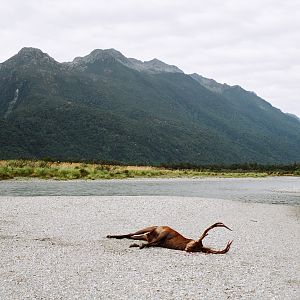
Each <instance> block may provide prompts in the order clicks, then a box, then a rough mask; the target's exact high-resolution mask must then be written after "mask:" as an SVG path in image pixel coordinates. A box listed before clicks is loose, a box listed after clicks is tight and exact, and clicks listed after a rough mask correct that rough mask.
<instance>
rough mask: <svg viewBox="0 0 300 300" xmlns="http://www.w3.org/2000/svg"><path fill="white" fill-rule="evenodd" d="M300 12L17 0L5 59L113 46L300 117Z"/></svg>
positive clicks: (6, 11)
mask: <svg viewBox="0 0 300 300" xmlns="http://www.w3.org/2000/svg"><path fill="white" fill-rule="evenodd" d="M299 15H300V2H299V1H298V0H285V1H279V0H252V1H251V2H250V1H239V0H227V1H224V0H223V1H220V0H212V1H204V0H189V1H183V0H148V1H140V0H126V1H124V0H110V1H103V0H77V1H68V0H57V1H55V0H27V1H22V0H19V1H18V0H10V1H5V3H2V4H1V19H0V38H1V44H2V46H1V50H0V61H4V60H6V59H7V58H9V57H10V56H12V55H13V54H15V53H16V52H17V51H18V50H19V49H20V48H22V47H24V46H33V47H38V48H40V49H42V50H43V51H45V52H47V53H48V54H49V55H51V56H52V57H54V58H55V59H56V60H58V61H69V60H72V59H73V58H74V57H75V56H82V55H86V54H87V53H89V52H90V51H91V50H93V49H95V48H112V47H113V48H116V49H118V50H120V51H121V52H122V53H123V54H124V55H126V56H129V57H135V58H138V59H141V60H148V59H152V58H153V57H156V58H159V59H161V60H163V61H165V62H167V63H170V64H175V65H177V66H178V67H180V68H181V69H182V70H184V71H185V72H186V73H193V72H197V73H199V74H201V75H203V76H206V77H209V78H214V79H216V80H217V81H219V82H226V83H228V84H239V85H241V86H243V87H244V88H246V89H249V90H253V91H255V92H256V93H257V94H258V95H260V96H261V97H263V98H265V99H266V100H267V101H269V102H270V103H272V104H273V105H274V106H276V107H278V108H280V109H282V110H283V111H285V112H291V113H295V114H297V115H298V116H300V101H299V99H298V98H299V97H300V96H299V95H300V85H299V82H300V52H299V46H300V33H299V32H300V18H299Z"/></svg>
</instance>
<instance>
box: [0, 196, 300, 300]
mask: <svg viewBox="0 0 300 300" xmlns="http://www.w3.org/2000/svg"><path fill="white" fill-rule="evenodd" d="M217 221H222V222H224V223H225V224H226V225H227V226H229V227H231V228H232V229H233V231H232V232H231V231H228V230H226V229H225V228H215V229H213V230H212V231H211V232H210V234H209V236H207V237H206V238H205V240H204V245H207V246H211V247H214V248H223V247H224V246H225V245H226V242H227V241H228V240H231V239H233V244H232V248H231V249H230V251H229V252H228V253H227V254H224V255H213V254H210V255H206V254H203V253H186V252H184V251H175V250H169V249H163V248H146V249H142V250H140V249H138V248H129V245H130V244H131V243H132V241H131V240H115V239H107V238H105V236H106V235H107V234H123V233H129V232H132V231H135V230H138V229H141V228H143V227H147V226H150V225H168V226H170V227H172V228H174V229H175V230H177V231H179V232H180V233H182V234H183V235H185V236H187V237H191V238H195V239H196V238H197V237H199V235H200V234H201V233H202V231H203V230H204V229H205V228H206V227H208V226H209V225H211V224H213V223H215V222H217ZM0 257H1V258H0V299H300V207H299V206H286V205H285V206H283V205H270V204H260V203H243V202H237V201H230V200H218V199H204V198H199V197H159V196H147V197H146V196H145V197H144V196H135V197H130V196H97V197H95V196H90V197H70V196H68V197H62V196H57V197H56V196H51V197H44V196H43V197H0Z"/></svg>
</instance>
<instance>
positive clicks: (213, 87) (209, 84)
mask: <svg viewBox="0 0 300 300" xmlns="http://www.w3.org/2000/svg"><path fill="white" fill-rule="evenodd" d="M190 76H191V77H192V78H193V79H195V80H196V81H198V82H199V83H200V84H201V85H202V86H204V87H206V88H207V89H208V90H210V91H212V92H214V93H218V94H222V93H223V92H224V91H225V90H226V89H228V88H229V87H230V86H229V85H228V84H226V83H224V84H222V83H219V82H217V81H215V80H213V79H209V78H205V77H203V76H201V75H199V74H197V73H193V74H191V75H190Z"/></svg>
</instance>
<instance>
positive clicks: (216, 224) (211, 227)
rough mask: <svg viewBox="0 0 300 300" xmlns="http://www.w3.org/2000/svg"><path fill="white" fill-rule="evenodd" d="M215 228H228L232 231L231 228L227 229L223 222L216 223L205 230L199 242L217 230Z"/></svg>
mask: <svg viewBox="0 0 300 300" xmlns="http://www.w3.org/2000/svg"><path fill="white" fill-rule="evenodd" d="M215 227H225V228H227V229H228V230H231V229H230V228H229V227H227V226H226V225H224V224H223V223H221V222H218V223H215V224H213V225H211V226H209V227H208V228H207V229H205V230H204V232H203V233H202V234H201V236H200V238H199V242H200V241H202V240H203V239H204V238H205V237H206V236H207V235H208V232H209V231H210V230H211V229H213V228H215Z"/></svg>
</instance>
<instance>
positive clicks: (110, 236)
mask: <svg viewBox="0 0 300 300" xmlns="http://www.w3.org/2000/svg"><path fill="white" fill-rule="evenodd" d="M156 227H157V226H151V227H147V228H144V229H141V230H138V231H136V232H134V233H129V234H121V235H107V236H106V237H107V238H114V239H132V240H143V241H146V240H147V239H146V238H145V236H142V235H143V234H145V233H148V232H150V231H152V230H154V229H155V228H156ZM136 235H137V236H140V237H134V236H136Z"/></svg>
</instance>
